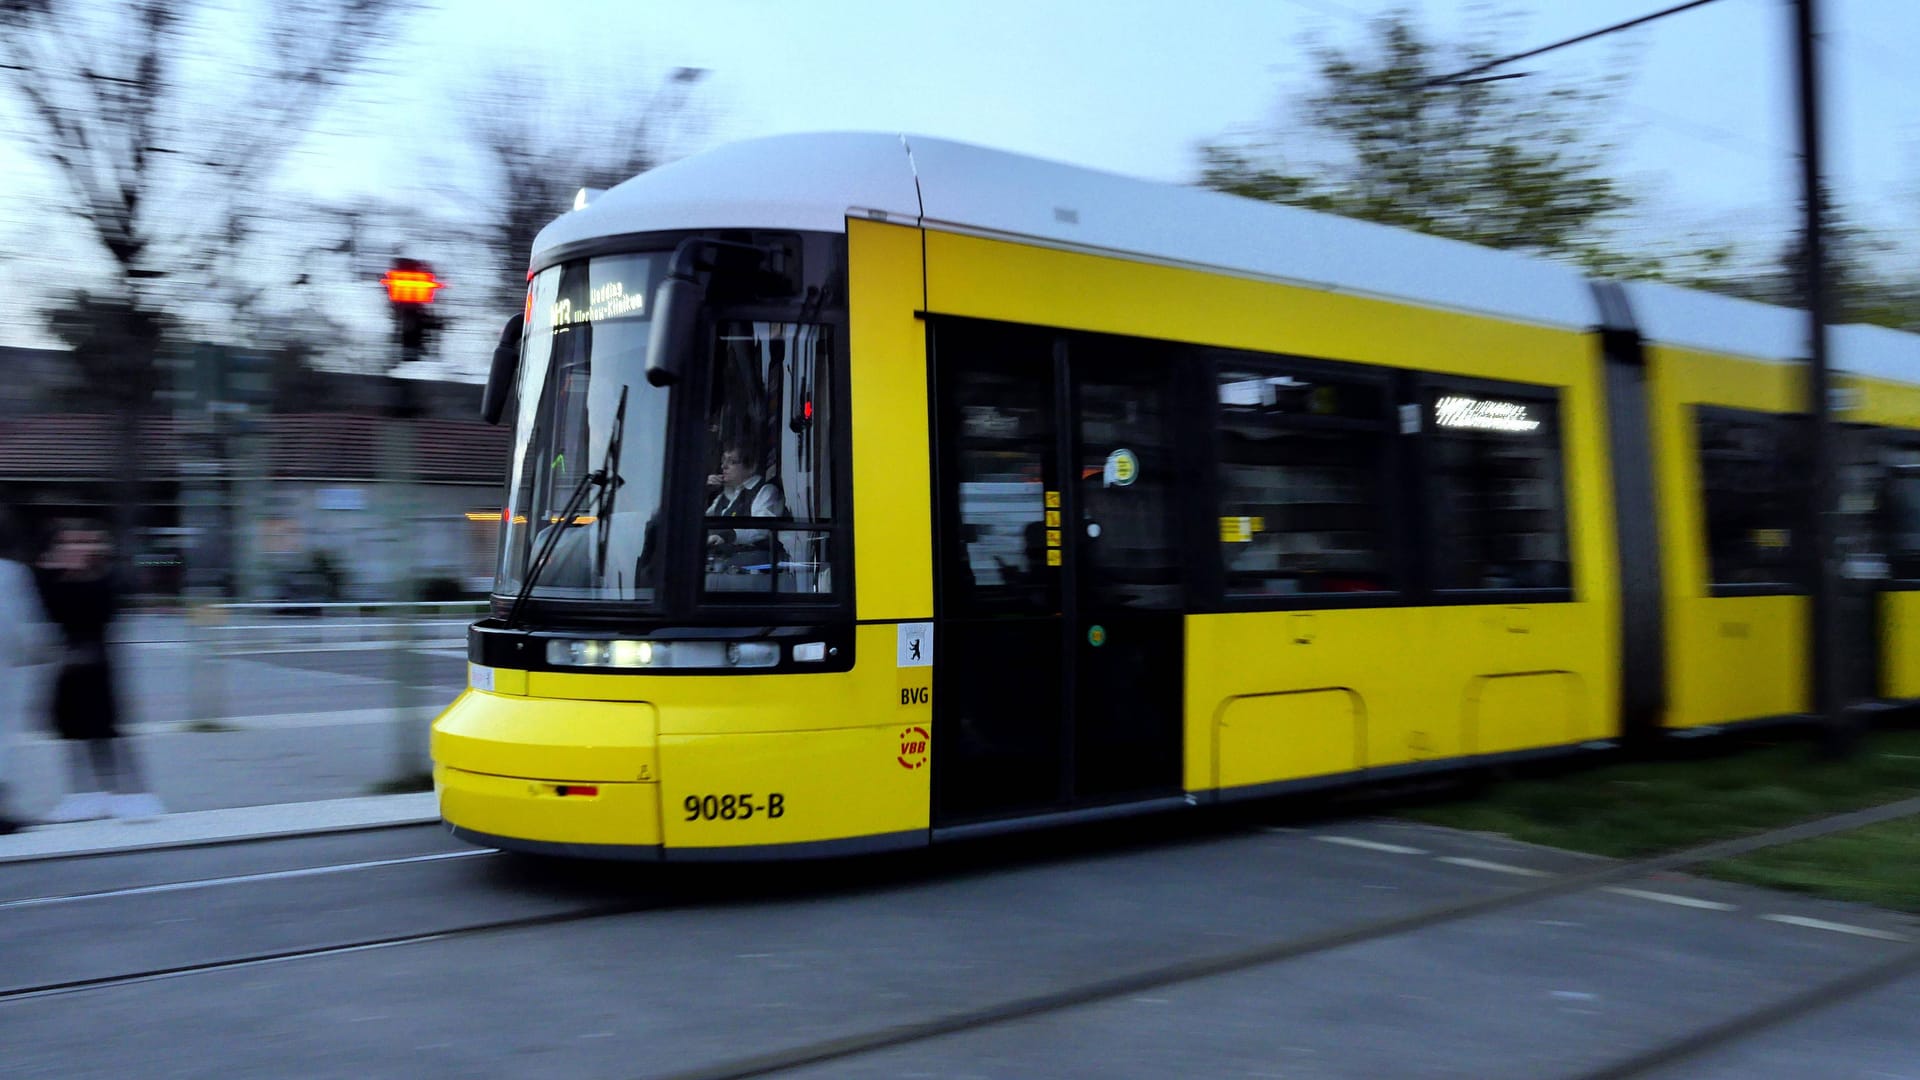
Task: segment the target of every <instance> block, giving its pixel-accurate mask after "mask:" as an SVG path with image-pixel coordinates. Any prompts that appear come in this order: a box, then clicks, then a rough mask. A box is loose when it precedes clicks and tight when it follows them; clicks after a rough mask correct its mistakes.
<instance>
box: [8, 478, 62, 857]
mask: <svg viewBox="0 0 1920 1080" xmlns="http://www.w3.org/2000/svg"><path fill="white" fill-rule="evenodd" d="M29 560H30V556H29V555H28V553H27V537H26V531H25V530H24V529H22V528H20V526H19V524H18V523H17V522H16V520H15V519H14V518H13V517H12V516H11V515H10V514H8V513H7V511H6V509H5V508H4V507H0V836H6V835H8V834H9V833H13V832H17V831H19V829H20V826H21V825H22V824H23V822H21V821H20V820H19V819H17V818H15V817H14V816H13V815H12V814H11V813H10V812H9V811H8V805H9V800H8V798H7V783H8V781H9V780H10V779H12V776H13V774H12V771H11V770H12V769H13V768H14V764H13V757H12V751H13V748H14V743H15V742H16V741H17V740H18V739H19V738H20V737H21V734H22V733H23V732H24V731H25V730H26V718H27V712H28V710H29V708H30V707H31V703H32V701H33V700H34V698H35V696H36V695H35V694H34V693H33V691H34V689H35V688H36V687H37V686H38V680H37V679H36V678H35V675H36V674H37V668H38V666H39V665H40V664H42V663H44V662H45V661H46V660H47V659H49V655H48V654H49V652H50V648H51V645H52V643H53V630H52V628H51V627H49V626H48V625H47V617H46V613H45V612H44V611H42V610H41V607H40V591H39V588H38V587H37V586H36V585H35V584H34V581H33V571H32V570H30V569H28V562H29Z"/></svg>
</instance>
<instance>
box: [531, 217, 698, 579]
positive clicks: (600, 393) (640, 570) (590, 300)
mask: <svg viewBox="0 0 1920 1080" xmlns="http://www.w3.org/2000/svg"><path fill="white" fill-rule="evenodd" d="M667 258H668V256H667V254H666V253H664V252H650V253H645V254H632V255H614V256H608V257H603V258H596V259H582V260H580V261H577V262H572V263H566V264H563V265H561V266H556V267H551V268H549V269H547V270H543V271H541V272H540V273H539V274H538V275H536V276H535V277H534V279H533V280H532V282H530V283H529V285H528V290H527V320H526V337H525V339H524V341H523V343H522V354H521V355H522V359H521V367H520V379H521V382H520V404H519V414H518V417H517V419H516V420H515V422H514V452H513V468H512V472H511V474H510V479H509V487H508V502H507V507H506V512H505V514H504V515H503V526H504V527H503V529H502V530H501V550H500V573H499V577H498V579H497V585H496V586H495V588H496V591H497V592H499V593H501V594H504V595H508V596H512V595H515V594H517V593H518V592H519V591H520V590H521V588H522V587H523V585H524V584H525V581H526V575H527V571H528V569H529V565H530V564H531V563H532V562H533V561H534V560H535V559H536V558H537V557H538V556H539V554H540V551H541V550H542V549H543V548H544V547H545V546H546V544H547V541H548V540H549V539H551V540H553V541H554V543H553V552H552V554H551V555H550V556H549V558H548V562H547V565H546V567H545V568H544V569H542V570H541V571H540V572H539V576H538V578H537V580H536V583H535V586H534V588H533V591H532V592H531V593H530V595H531V596H533V597H536V598H543V599H570V600H603V601H604V600H625V601H634V602H639V603H651V602H652V601H653V599H654V581H653V578H654V576H655V575H654V567H653V565H652V563H653V561H654V559H655V550H654V549H655V547H656V544H657V542H658V540H659V539H660V537H659V532H660V528H659V526H660V520H659V519H660V506H661V495H662V491H663V488H664V486H665V480H666V448H667V399H668V393H669V391H668V390H667V389H666V388H664V387H657V386H652V385H650V384H649V383H648V382H647V339H648V334H649V333H650V331H651V315H652V312H651V310H650V309H651V307H652V289H653V285H654V283H655V282H657V281H658V280H659V279H660V277H661V276H662V275H663V274H664V273H665V270H666V263H667ZM600 470H604V474H603V476H596V475H595V474H596V473H598V472H599V471H600ZM556 532H557V533H558V535H557V536H556V535H554V534H555V533H556Z"/></svg>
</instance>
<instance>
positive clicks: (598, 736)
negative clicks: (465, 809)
mask: <svg viewBox="0 0 1920 1080" xmlns="http://www.w3.org/2000/svg"><path fill="white" fill-rule="evenodd" d="M658 727H659V715H658V713H656V712H655V710H654V707H653V706H651V705H647V704H644V703H639V702H626V703H612V702H604V701H542V700H538V699H534V698H524V697H508V696H502V695H499V694H488V693H484V692H482V691H478V690H468V691H467V692H466V693H463V694H461V695H460V696H459V697H457V698H455V699H454V701H453V704H452V705H449V706H447V709H446V711H445V712H443V713H441V714H440V716H439V717H438V718H437V719H435V720H434V722H433V760H434V761H436V762H438V763H440V764H442V765H450V766H452V767H454V768H456V769H460V770H462V771H465V772H470V773H485V774H488V775H491V776H521V777H530V778H533V779H539V780H566V781H585V782H588V783H592V782H595V781H605V782H609V783H611V782H617V781H622V780H625V781H638V780H652V779H654V778H656V777H658V776H659V775H660V765H659V761H658V759H657V757H656V752H655V739H656V737H657V734H658Z"/></svg>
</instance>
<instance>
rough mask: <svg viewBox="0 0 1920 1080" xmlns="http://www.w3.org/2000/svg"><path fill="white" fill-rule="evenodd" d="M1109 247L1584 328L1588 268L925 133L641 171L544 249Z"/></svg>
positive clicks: (770, 142) (838, 137) (719, 153)
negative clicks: (658, 237) (826, 240)
mask: <svg viewBox="0 0 1920 1080" xmlns="http://www.w3.org/2000/svg"><path fill="white" fill-rule="evenodd" d="M849 216H853V217H883V218H885V219H888V220H896V221H906V222H911V223H914V224H920V225H924V226H927V227H930V228H936V229H951V230H955V231H963V232H974V233H982V234H986V235H997V236H1007V237H1011V238H1019V239H1025V240H1032V241H1039V242H1042V243H1047V244H1051V245H1056V246H1062V247H1069V248H1078V249H1087V250H1094V251H1110V252H1115V253H1123V254H1126V255H1130V256H1134V257H1138V258H1145V259H1150V260H1155V261H1161V262H1168V263H1174V264H1181V265H1189V266H1195V267H1201V268H1205V269H1209V270H1217V271H1223V272H1226V273H1233V274H1244V275H1249V276H1254V277H1261V278H1270V279H1275V280H1281V281H1287V282H1292V283H1296V284H1301V285H1306V286H1309V287H1312V288H1319V289H1326V290H1328V291H1333V292H1344V293H1356V294H1361V295H1368V296H1381V297H1390V298H1394V299H1398V300H1406V301H1411V302H1414V303H1418V304H1422V305H1426V306H1431V307H1439V308H1448V309H1452V310H1457V311H1468V312H1475V313H1479V314H1486V315H1493V316H1498V317H1501V318H1506V319H1514V320H1518V321H1523V322H1530V323H1541V324H1546V325H1550V326H1561V327H1567V328H1573V329H1582V330H1584V329H1586V328H1588V327H1591V326H1593V325H1594V323H1595V322H1596V321H1597V317H1598V313H1597V310H1596V308H1595V306H1594V300H1593V297H1592V295H1591V294H1590V292H1589V290H1588V288H1587V286H1586V282H1585V279H1584V278H1583V277H1581V275H1580V274H1579V272H1577V271H1575V270H1572V269H1570V268H1567V267H1563V266H1559V265H1556V264H1554V263H1550V262H1546V261H1544V260H1541V259H1536V258H1530V257H1528V256H1524V255H1518V254H1515V253H1512V252H1505V251H1495V250H1493V249H1491V248H1483V247H1478V246H1476V245H1473V244H1466V243H1461V242H1459V241H1455V240H1443V239H1440V238H1438V237H1432V236H1424V235H1421V234H1419V233H1413V232H1408V231H1406V230H1403V229H1395V228H1391V227H1388V226H1384V225H1375V224H1373V223H1371V222H1364V221H1355V220H1353V219H1351V218H1342V217H1337V216H1334V215H1331V214H1321V213H1316V212H1314V211H1310V210H1302V209H1300V208H1298V207H1291V206H1278V205H1274V204H1270V203H1263V202H1258V201H1255V200H1252V199H1243V198H1238V197H1235V196H1231V195H1223V194H1220V193H1218V192H1213V191H1207V190H1203V189H1200V188H1191V187H1181V186H1178V185H1173V184H1161V183H1154V182H1151V181H1146V180H1137V179H1133V178H1130V177H1124V176H1118V175H1115V174H1112V173H1104V172H1098V171H1095V170H1092V169H1084V168H1079V167H1076V166H1072V165H1064V164H1060V163H1058V162H1052V161H1043V160H1040V159H1038V158H1031V157H1025V156H1022V155H1019V154H1010V153H1006V152H1004V151H999V150H989V149H985V148H982V147H978V146H972V145H968V144H966V143H958V142H951V141H948V140H945V139H931V138H925V137H922V136H917V135H914V136H897V135H873V134H821V135H774V136H769V137H766V138H760V139H751V140H747V141H744V142H738V143H732V144H729V145H725V146H721V147H718V148H716V149H713V150H708V151H706V152H704V153H700V154H695V155H694V156H692V157H688V158H684V159H682V160H680V161H676V162H673V163H671V164H668V165H663V166H661V167H659V168H657V169H653V170H651V171H649V172H645V173H642V174H641V175H639V176H636V177H634V178H633V179H631V180H628V181H626V182H625V183H623V184H620V185H618V186H616V187H614V188H612V189H610V190H608V191H607V192H606V193H604V194H602V195H601V196H599V197H598V198H597V199H595V200H594V201H593V202H592V203H590V204H589V205H588V206H587V207H586V208H585V209H582V210H576V211H574V212H572V213H569V214H566V215H565V216H563V217H561V218H560V219H559V220H557V221H555V222H553V223H552V224H551V225H548V226H547V227H546V228H545V229H543V230H542V231H541V233H540V235H539V236H538V237H537V238H536V239H535V241H534V255H535V257H536V259H537V258H538V257H539V256H540V255H541V254H542V253H544V252H546V251H548V250H550V249H552V248H556V247H559V246H561V245H564V244H571V243H576V242H578V241H582V240H589V239H593V238H595V237H600V236H612V235H618V234H621V233H636V232H653V231H656V230H669V229H720V228H763V229H812V230H826V231H835V232H837V231H842V230H844V229H845V228H846V224H845V220H846V218H847V217H849Z"/></svg>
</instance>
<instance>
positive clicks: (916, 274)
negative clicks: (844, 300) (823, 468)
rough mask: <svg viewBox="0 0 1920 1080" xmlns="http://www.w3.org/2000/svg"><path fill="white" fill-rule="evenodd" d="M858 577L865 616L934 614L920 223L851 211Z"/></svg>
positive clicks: (861, 614) (849, 254)
mask: <svg viewBox="0 0 1920 1080" xmlns="http://www.w3.org/2000/svg"><path fill="white" fill-rule="evenodd" d="M847 263H848V266H847V276H848V288H849V291H850V293H851V296H852V310H851V311H850V312H849V319H850V321H851V326H850V328H849V339H850V341H851V346H852V356H853V360H852V364H853V368H852V371H851V372H850V374H851V376H852V379H851V382H852V401H851V402H849V405H850V406H851V408H852V410H853V448H852V449H853V486H854V490H855V491H856V492H858V493H859V494H858V497H857V498H856V499H855V500H854V504H853V523H854V529H855V532H856V535H858V536H859V538H860V542H859V547H858V548H857V549H856V550H855V552H854V580H856V581H857V582H859V587H858V588H857V589H855V590H854V591H855V595H856V597H857V600H856V602H857V604H858V605H859V612H858V614H859V617H860V618H862V619H924V618H927V617H928V616H930V615H931V614H932V613H933V510H932V502H931V501H930V500H931V495H930V491H931V487H932V484H931V478H932V475H933V474H932V469H931V466H930V464H929V461H928V453H929V451H928V439H927V332H926V324H925V323H923V322H921V321H920V320H919V319H916V318H914V312H915V311H917V310H919V308H920V305H921V302H922V294H921V282H922V274H921V264H920V230H918V229H913V228H905V227H902V226H899V225H882V224H879V223H876V222H871V221H861V220H859V219H849V220H848V222H847Z"/></svg>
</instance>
